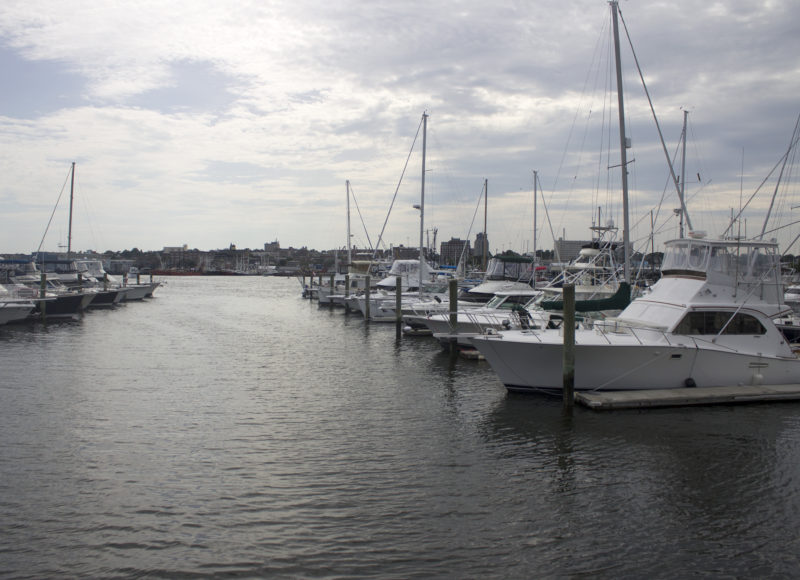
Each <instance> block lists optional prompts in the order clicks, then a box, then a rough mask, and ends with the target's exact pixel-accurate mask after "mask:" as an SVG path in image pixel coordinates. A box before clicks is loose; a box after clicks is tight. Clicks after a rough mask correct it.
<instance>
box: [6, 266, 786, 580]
mask: <svg viewBox="0 0 800 580" xmlns="http://www.w3.org/2000/svg"><path fill="white" fill-rule="evenodd" d="M299 291H300V286H299V285H298V283H297V281H296V280H292V279H283V278H224V277H217V278H170V279H169V281H168V283H167V285H166V286H164V287H162V288H160V289H159V290H157V292H156V298H155V299H153V300H150V301H147V302H143V303H133V304H127V305H123V306H122V307H119V308H115V309H114V310H113V311H92V312H89V313H88V314H87V315H85V316H84V317H83V318H82V319H81V320H80V321H78V322H74V323H62V324H51V325H49V326H48V327H47V328H43V327H41V326H39V325H32V326H22V327H4V328H0V368H2V379H1V380H2V384H0V441H2V445H1V446H0V576H1V577H4V578H6V577H8V578H11V577H14V578H16V577H30V578H42V577H77V576H82V577H104V578H116V577H142V576H145V577H150V578H182V577H186V578H196V577H226V576H228V577H269V578H360V577H373V578H532V577H575V576H579V577H580V576H585V577H607V578H619V577H633V578H635V577H642V576H645V575H646V576H650V577H660V578H674V577H706V576H716V577H719V576H727V577H785V578H790V577H797V576H798V575H800V562H798V556H797V554H800V534H798V532H797V530H798V529H799V528H800V477H798V476H800V405H799V404H795V403H780V404H764V405H752V406H736V407H706V408H692V409H668V410H649V411H645V412H639V411H618V412H608V413H596V412H593V411H589V410H585V409H581V408H577V409H576V410H575V413H574V416H573V418H572V419H567V418H564V417H563V416H562V414H561V408H560V402H559V401H558V400H552V399H543V398H538V397H526V396H515V395H509V394H507V393H506V391H505V389H504V388H503V386H502V385H501V384H500V383H499V382H498V381H497V379H496V378H495V376H494V374H493V373H492V371H491V369H490V368H489V367H488V365H486V363H480V362H475V361H466V360H462V359H459V360H456V361H455V362H452V361H450V359H449V358H448V356H446V355H445V354H444V353H443V352H442V351H441V349H440V348H439V347H438V344H437V343H435V341H434V340H433V339H431V338H407V337H404V338H403V339H402V340H401V341H400V342H399V343H398V342H397V341H396V340H395V331H394V326H393V325H380V324H377V325H376V324H372V325H367V324H365V323H364V322H363V320H361V319H360V318H359V317H356V316H354V315H351V316H345V315H344V314H343V313H342V311H341V310H326V309H320V308H319V307H318V306H317V305H316V303H311V302H309V301H306V300H302V299H300V298H299V297H298V296H299Z"/></svg>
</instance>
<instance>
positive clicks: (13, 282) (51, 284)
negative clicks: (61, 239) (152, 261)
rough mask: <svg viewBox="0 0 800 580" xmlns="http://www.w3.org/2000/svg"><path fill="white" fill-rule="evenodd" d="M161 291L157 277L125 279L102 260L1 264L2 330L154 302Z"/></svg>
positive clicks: (0, 314)
mask: <svg viewBox="0 0 800 580" xmlns="http://www.w3.org/2000/svg"><path fill="white" fill-rule="evenodd" d="M159 285H160V283H159V282H157V281H153V279H152V277H150V279H149V280H148V281H142V280H141V277H140V276H138V275H137V276H136V279H135V281H134V279H133V278H129V277H128V276H127V275H126V276H123V277H122V279H119V278H117V277H115V276H112V275H110V274H108V273H107V272H106V271H105V270H104V268H103V264H102V262H101V261H100V260H58V261H51V262H46V263H44V264H37V263H35V262H33V261H28V260H0V325H4V324H10V323H14V322H23V321H26V320H31V319H34V320H45V321H46V320H58V319H70V318H75V317H77V316H79V315H80V314H81V313H82V312H84V311H85V310H87V309H90V308H110V307H113V306H115V305H117V304H120V303H123V302H129V301H138V300H144V299H145V298H151V297H152V296H153V292H154V291H155V290H156V288H158V286H159Z"/></svg>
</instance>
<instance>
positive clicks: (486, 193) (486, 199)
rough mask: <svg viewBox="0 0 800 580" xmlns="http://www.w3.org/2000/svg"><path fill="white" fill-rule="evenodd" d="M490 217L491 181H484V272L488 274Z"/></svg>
mask: <svg viewBox="0 0 800 580" xmlns="http://www.w3.org/2000/svg"><path fill="white" fill-rule="evenodd" d="M488 215H489V180H488V179H486V178H484V180H483V268H482V269H483V271H484V272H486V254H487V253H488V252H489V248H488V244H487V243H486V239H487V238H486V223H487V218H488Z"/></svg>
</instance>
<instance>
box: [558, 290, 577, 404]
mask: <svg viewBox="0 0 800 580" xmlns="http://www.w3.org/2000/svg"><path fill="white" fill-rule="evenodd" d="M562 291H563V294H562V296H563V298H564V322H563V323H562V325H561V328H562V329H563V332H564V355H563V366H562V369H563V371H562V372H563V376H564V384H563V389H562V390H563V396H564V399H563V403H564V405H563V408H564V412H566V413H572V407H573V404H574V402H575V285H574V284H564V287H563V289H562Z"/></svg>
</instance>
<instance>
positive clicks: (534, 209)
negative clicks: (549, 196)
mask: <svg viewBox="0 0 800 580" xmlns="http://www.w3.org/2000/svg"><path fill="white" fill-rule="evenodd" d="M538 180H539V172H538V171H536V170H535V169H534V170H533V278H532V284H531V285H532V286H533V288H534V290H535V289H536V193H537V192H536V182H537V181H538Z"/></svg>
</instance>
